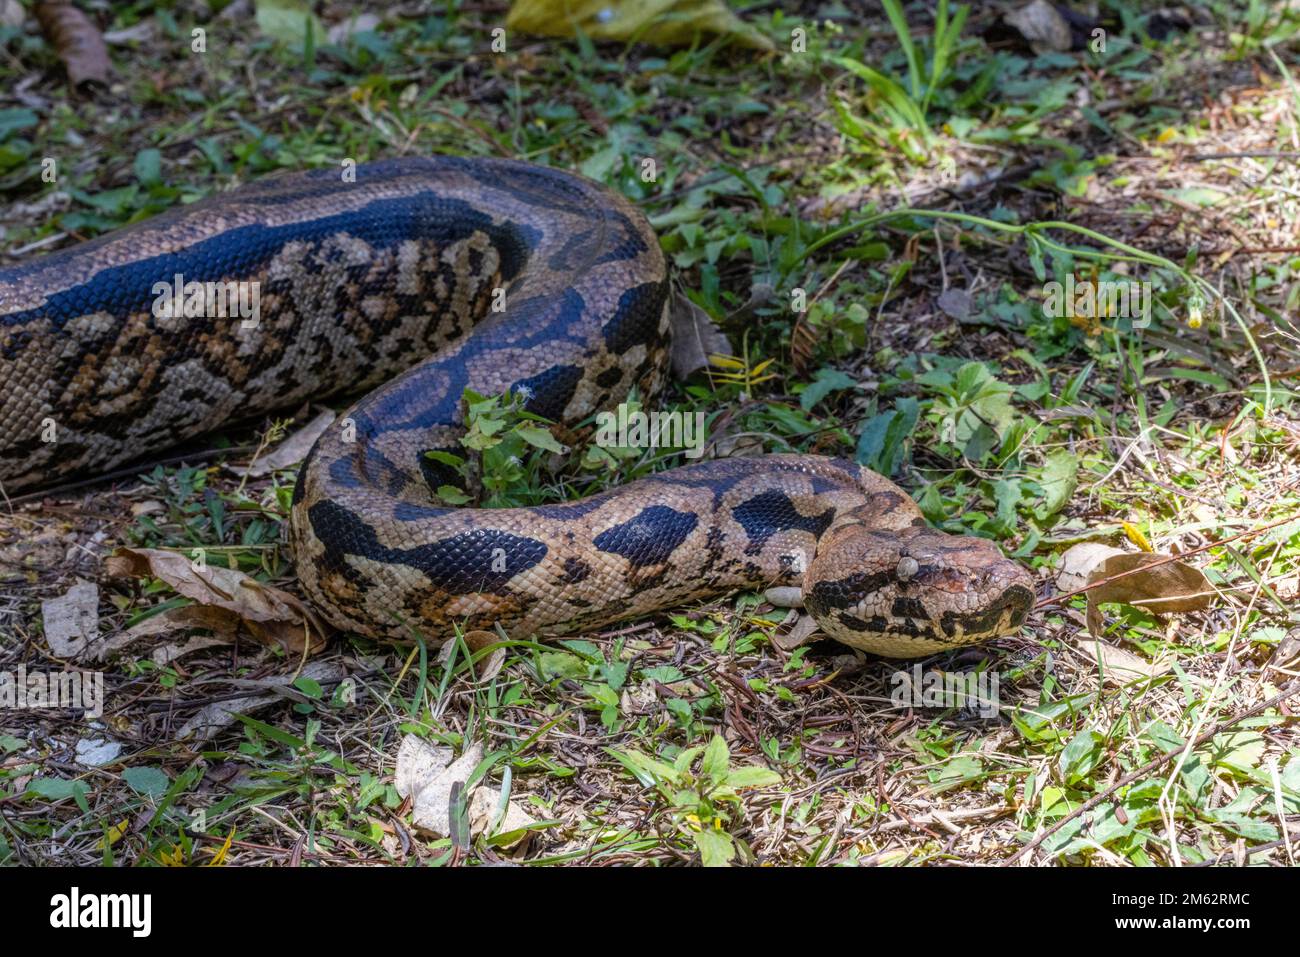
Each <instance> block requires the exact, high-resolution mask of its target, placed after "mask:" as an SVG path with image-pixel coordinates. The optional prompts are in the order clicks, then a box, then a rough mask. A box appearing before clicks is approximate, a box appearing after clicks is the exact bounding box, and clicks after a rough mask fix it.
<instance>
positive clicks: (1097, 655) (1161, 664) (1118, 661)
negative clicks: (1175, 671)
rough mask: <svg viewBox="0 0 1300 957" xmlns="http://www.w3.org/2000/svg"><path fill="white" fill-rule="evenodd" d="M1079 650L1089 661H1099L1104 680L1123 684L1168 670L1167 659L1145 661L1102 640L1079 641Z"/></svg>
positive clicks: (1152, 676)
mask: <svg viewBox="0 0 1300 957" xmlns="http://www.w3.org/2000/svg"><path fill="white" fill-rule="evenodd" d="M1079 650H1080V652H1082V654H1083V656H1084V657H1085V658H1087V659H1088V660H1089V661H1100V662H1101V667H1102V670H1103V674H1104V675H1105V680H1107V681H1109V682H1110V683H1111V684H1117V685H1124V684H1128V683H1129V682H1131V681H1136V680H1138V679H1139V678H1154V677H1155V676H1156V675H1162V674H1164V673H1165V672H1166V671H1168V670H1169V667H1170V665H1169V662H1168V661H1147V660H1146V659H1145V658H1140V657H1138V656H1137V655H1135V654H1133V653H1132V652H1131V651H1125V650H1124V649H1123V648H1116V647H1115V646H1114V645H1108V644H1106V643H1105V642H1104V641H1087V640H1080V641H1079Z"/></svg>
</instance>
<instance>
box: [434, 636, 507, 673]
mask: <svg viewBox="0 0 1300 957" xmlns="http://www.w3.org/2000/svg"><path fill="white" fill-rule="evenodd" d="M461 638H462V640H463V641H464V642H465V645H466V647H468V648H469V650H470V652H471V653H477V652H480V651H482V650H483V649H484V648H487V647H488V646H490V645H495V644H497V643H498V642H499V641H501V636H500V635H498V634H497V633H496V632H493V631H467V632H465V634H463V635H461ZM455 650H456V642H454V641H448V642H446V643H444V644H443V646H442V648H441V649H439V651H438V660H439V661H440V662H441V663H442V664H444V665H446V664H450V663H451V656H452V653H453V652H454V651H455ZM505 663H506V649H504V648H496V649H494V650H492V651H491V652H489V653H488V654H487V656H486V657H484V658H481V659H479V661H478V662H477V663H476V664H475V677H476V678H477V679H478V680H479V681H491V680H492V679H493V678H495V677H496V676H497V675H498V674H499V673H500V672H501V667H502V665H504V664H505Z"/></svg>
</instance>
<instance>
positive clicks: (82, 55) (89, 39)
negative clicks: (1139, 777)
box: [36, 0, 113, 87]
mask: <svg viewBox="0 0 1300 957" xmlns="http://www.w3.org/2000/svg"><path fill="white" fill-rule="evenodd" d="M36 19H37V21H38V22H39V23H40V25H41V32H42V33H44V34H45V39H46V40H48V41H49V42H50V45H51V46H52V47H54V51H55V52H56V53H58V55H59V59H60V60H62V61H63V66H64V69H66V70H67V72H68V82H69V83H71V84H72V85H73V86H74V87H80V86H82V85H83V84H86V83H100V84H103V85H104V86H107V85H108V77H109V74H110V73H111V72H112V70H113V66H112V64H111V63H110V62H109V59H108V46H107V45H106V44H105V43H104V38H103V36H102V35H101V34H100V32H99V28H98V27H96V26H95V24H94V23H92V22H91V20H90V18H89V17H88V16H86V15H85V14H84V13H82V12H81V10H79V9H78V8H77V7H75V6H73V5H72V4H71V3H68V2H66V0H41V2H39V3H37V4H36Z"/></svg>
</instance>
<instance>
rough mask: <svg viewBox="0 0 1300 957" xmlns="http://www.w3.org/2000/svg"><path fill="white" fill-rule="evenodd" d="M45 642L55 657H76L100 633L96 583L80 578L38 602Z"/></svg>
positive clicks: (92, 643)
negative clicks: (63, 591) (60, 591)
mask: <svg viewBox="0 0 1300 957" xmlns="http://www.w3.org/2000/svg"><path fill="white" fill-rule="evenodd" d="M41 622H42V624H43V626H44V629H45V642H46V644H48V645H49V646H50V651H51V652H52V653H53V654H54V656H55V657H56V658H77V657H80V656H81V655H82V653H83V652H84V651H85V650H86V648H87V647H88V646H93V645H94V643H95V640H96V638H98V637H99V586H98V585H95V584H92V583H90V582H82V581H79V582H77V583H76V584H75V585H73V586H72V587H71V588H69V589H68V590H67V592H65V593H64V594H62V595H60V596H59V597H58V598H48V599H46V600H45V601H43V602H41Z"/></svg>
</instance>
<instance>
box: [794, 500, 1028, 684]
mask: <svg viewBox="0 0 1300 957" xmlns="http://www.w3.org/2000/svg"><path fill="white" fill-rule="evenodd" d="M825 544H826V547H824V548H819V549H818V552H817V556H816V558H815V559H814V560H813V563H812V566H811V567H810V569H809V573H808V580H807V583H806V584H805V606H806V607H807V609H808V611H809V612H810V613H811V614H812V615H813V617H815V618H816V619H817V621H818V624H819V625H820V626H821V629H822V631H823V632H825V633H826V634H828V635H830V636H831V637H832V638H835V639H836V640H838V641H840V642H843V643H844V644H847V645H850V646H852V647H854V648H859V649H861V650H863V651H868V652H871V653H873V654H878V655H883V656H884V657H888V658H911V657H918V656H922V655H928V654H933V653H935V652H939V651H948V650H951V649H954V648H959V647H963V646H965V645H969V644H974V643H977V642H981V641H986V640H988V639H991V638H996V637H999V636H1001V635H1006V634H1010V633H1012V632H1014V631H1015V630H1016V629H1017V628H1019V627H1020V625H1021V624H1022V623H1023V622H1024V620H1025V618H1026V616H1027V615H1028V613H1029V610H1030V608H1031V607H1032V606H1033V601H1034V590H1033V578H1032V577H1031V576H1030V574H1029V573H1028V572H1027V571H1025V570H1024V569H1023V568H1021V567H1020V566H1019V565H1018V564H1016V563H1015V562H1013V561H1010V560H1008V559H1007V558H1004V557H1003V556H1002V554H1001V552H1000V551H999V550H998V548H997V546H996V545H994V544H993V543H992V542H989V541H986V540H984V539H977V538H962V537H956V536H952V535H946V534H944V533H942V532H936V531H934V530H932V529H929V528H926V527H924V526H916V527H912V528H907V529H902V530H894V531H891V532H888V533H884V532H880V531H875V530H869V529H866V528H856V529H851V530H847V529H846V530H845V533H844V534H839V535H835V536H832V537H831V538H829V539H828V541H827V543H825Z"/></svg>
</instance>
